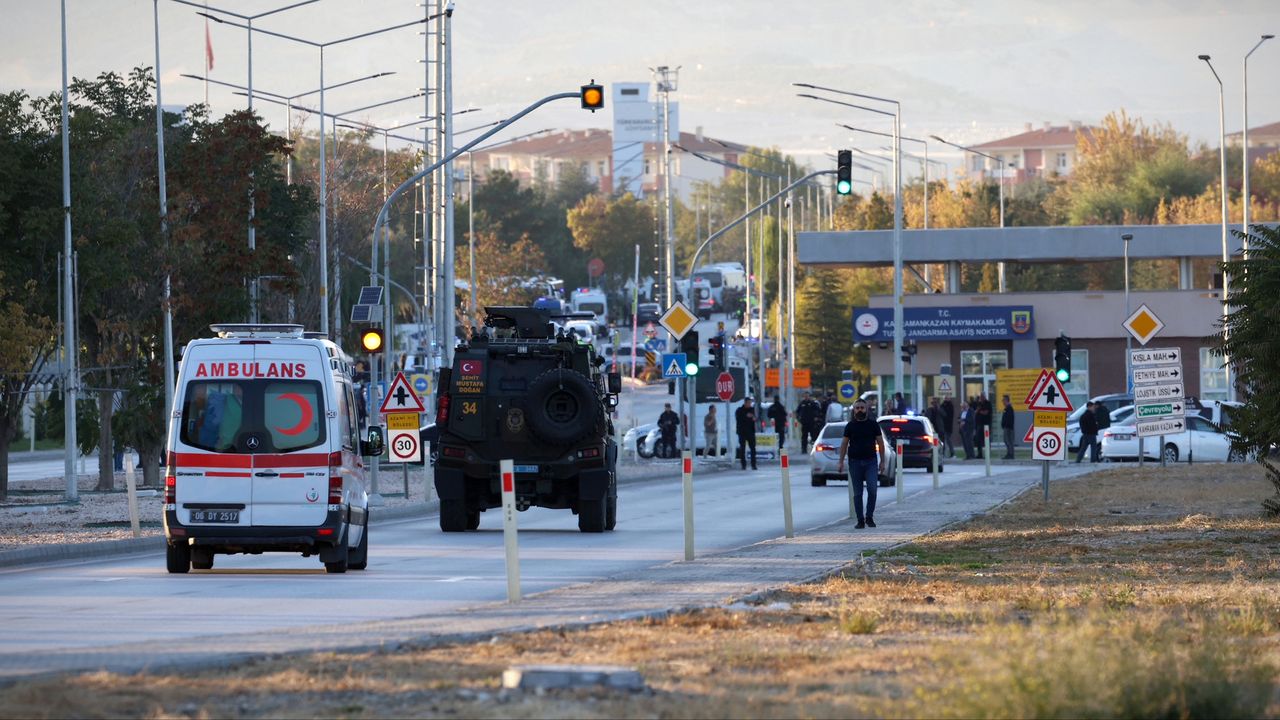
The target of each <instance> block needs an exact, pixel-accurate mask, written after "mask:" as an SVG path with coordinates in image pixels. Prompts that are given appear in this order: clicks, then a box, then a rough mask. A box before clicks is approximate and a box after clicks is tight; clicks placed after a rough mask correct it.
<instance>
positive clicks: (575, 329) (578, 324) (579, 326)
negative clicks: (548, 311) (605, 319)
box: [564, 320, 598, 342]
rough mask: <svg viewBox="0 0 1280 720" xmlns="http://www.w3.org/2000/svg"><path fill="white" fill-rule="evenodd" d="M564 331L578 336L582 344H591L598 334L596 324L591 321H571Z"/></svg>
mask: <svg viewBox="0 0 1280 720" xmlns="http://www.w3.org/2000/svg"><path fill="white" fill-rule="evenodd" d="M564 329H565V330H568V331H569V332H571V333H573V334H574V335H576V336H577V338H578V340H579V341H580V342H591V340H592V339H593V338H595V336H596V334H597V332H598V329H597V327H596V324H595V323H594V322H592V321H591V320H569V321H568V322H566V323H565V324H564Z"/></svg>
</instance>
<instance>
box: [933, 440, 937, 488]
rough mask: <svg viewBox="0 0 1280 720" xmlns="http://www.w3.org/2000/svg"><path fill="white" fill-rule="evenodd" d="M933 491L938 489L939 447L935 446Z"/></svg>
mask: <svg viewBox="0 0 1280 720" xmlns="http://www.w3.org/2000/svg"><path fill="white" fill-rule="evenodd" d="M933 489H934V490H937V489H938V446H937V445H934V446H933Z"/></svg>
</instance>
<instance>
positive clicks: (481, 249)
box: [454, 232, 547, 327]
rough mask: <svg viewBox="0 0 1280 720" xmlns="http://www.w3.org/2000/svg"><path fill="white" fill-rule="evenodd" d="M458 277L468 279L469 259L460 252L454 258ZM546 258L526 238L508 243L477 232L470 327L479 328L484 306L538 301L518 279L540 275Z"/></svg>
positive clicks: (494, 234)
mask: <svg viewBox="0 0 1280 720" xmlns="http://www.w3.org/2000/svg"><path fill="white" fill-rule="evenodd" d="M454 260H455V262H454V273H456V276H457V277H469V276H470V269H471V268H470V258H469V257H468V254H467V253H463V252H459V253H458V254H457V255H456V256H455V258H454ZM546 266H547V258H546V256H545V255H543V253H542V248H540V247H538V246H537V245H536V244H535V243H534V242H533V240H532V239H530V238H529V237H528V236H524V237H521V238H520V239H519V240H517V241H515V242H514V243H508V242H507V241H506V240H504V239H503V238H501V237H499V236H498V235H497V234H496V233H491V232H483V233H476V304H477V306H478V307H476V308H475V313H476V314H475V315H474V316H473V317H470V318H468V319H467V322H468V324H469V325H470V326H471V327H479V326H480V324H481V322H482V318H481V317H480V316H479V312H480V310H481V309H482V308H484V307H485V306H486V305H528V304H530V303H532V302H533V301H534V300H536V299H537V298H538V293H537V291H535V290H532V289H529V288H526V287H525V286H524V285H523V284H522V283H521V282H520V280H522V279H524V278H528V277H531V276H533V275H537V274H540V273H542V272H543V270H544V268H546Z"/></svg>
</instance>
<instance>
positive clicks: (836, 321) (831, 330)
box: [793, 269, 853, 388]
mask: <svg viewBox="0 0 1280 720" xmlns="http://www.w3.org/2000/svg"><path fill="white" fill-rule="evenodd" d="M841 280H842V278H841V277H840V275H839V273H837V272H836V271H834V270H821V269H815V270H810V271H808V272H806V273H805V277H804V280H803V282H802V283H800V287H798V288H797V290H796V335H795V338H794V339H793V342H795V343H796V362H797V364H798V365H799V366H800V367H803V368H808V369H809V370H810V371H811V372H812V373H813V383H814V387H818V388H833V387H835V386H836V383H838V382H839V381H840V377H841V371H842V370H845V369H848V368H849V367H850V362H849V360H850V357H849V356H850V352H851V350H852V349H853V320H852V316H851V315H850V306H849V305H848V304H847V303H846V302H845V301H844V293H843V292H842V291H843V290H844V287H843V285H844V283H842V282H841Z"/></svg>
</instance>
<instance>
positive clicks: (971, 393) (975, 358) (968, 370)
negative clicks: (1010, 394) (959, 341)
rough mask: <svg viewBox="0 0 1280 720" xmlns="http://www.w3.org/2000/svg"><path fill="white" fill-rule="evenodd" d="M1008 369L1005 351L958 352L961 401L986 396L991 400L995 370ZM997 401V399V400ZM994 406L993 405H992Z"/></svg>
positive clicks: (1007, 354)
mask: <svg viewBox="0 0 1280 720" xmlns="http://www.w3.org/2000/svg"><path fill="white" fill-rule="evenodd" d="M1007 367H1009V353H1008V351H1006V350H962V351H960V372H961V376H960V388H961V391H962V393H963V397H962V398H961V399H962V400H967V399H969V398H971V397H977V396H978V395H981V394H986V396H987V399H989V400H991V399H993V398H992V394H993V393H995V391H996V370H1003V369H1005V368H1007ZM997 399H998V398H997ZM993 405H994V403H993Z"/></svg>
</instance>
